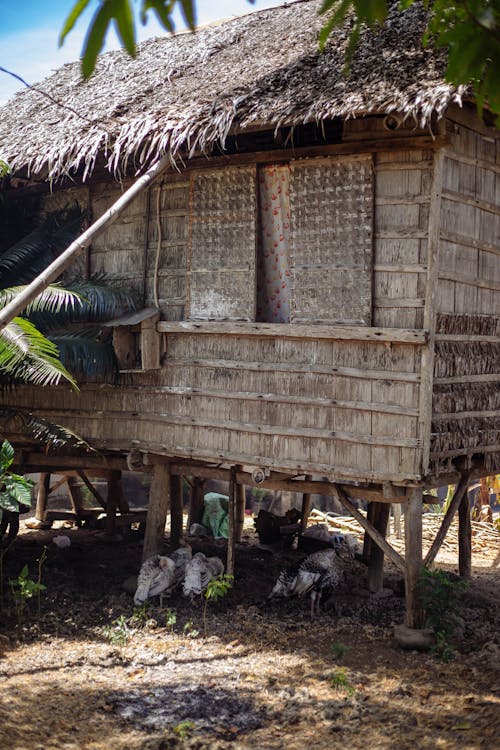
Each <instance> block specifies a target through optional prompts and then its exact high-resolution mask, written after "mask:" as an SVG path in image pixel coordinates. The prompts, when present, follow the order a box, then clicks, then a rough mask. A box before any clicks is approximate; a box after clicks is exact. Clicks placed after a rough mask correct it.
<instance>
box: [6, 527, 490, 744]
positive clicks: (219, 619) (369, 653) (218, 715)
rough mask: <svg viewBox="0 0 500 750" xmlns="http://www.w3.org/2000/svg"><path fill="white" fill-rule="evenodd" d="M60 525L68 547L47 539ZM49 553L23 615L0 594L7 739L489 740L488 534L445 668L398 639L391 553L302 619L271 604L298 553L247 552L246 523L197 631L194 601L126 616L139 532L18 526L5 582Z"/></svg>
mask: <svg viewBox="0 0 500 750" xmlns="http://www.w3.org/2000/svg"><path fill="white" fill-rule="evenodd" d="M424 525H425V524H424ZM478 528H479V527H477V526H475V534H476V535H477V529H478ZM60 534H64V535H67V536H68V537H69V538H70V540H71V546H70V547H67V548H64V549H59V548H58V547H57V546H56V545H55V544H54V543H53V542H52V541H51V540H52V538H53V537H54V536H55V535H60ZM479 536H481V534H479ZM450 539H452V540H453V529H452V534H451V536H450ZM191 541H192V546H193V549H194V551H197V550H198V549H203V551H206V552H209V553H213V554H219V555H220V556H221V557H223V558H224V543H223V542H220V543H219V542H214V541H211V542H201V541H199V540H191ZM391 541H393V540H392V539H391ZM397 544H399V545H401V544H402V542H400V541H399V540H398V541H397V543H395V546H397ZM44 548H45V549H46V552H45V556H46V559H45V560H44V561H43V563H42V566H41V580H42V581H43V583H44V584H45V585H46V587H47V588H46V590H45V591H43V592H42V594H41V596H40V602H39V603H38V601H37V597H34V598H33V599H32V600H31V601H30V602H29V603H28V605H27V608H26V610H25V612H24V613H23V615H22V619H21V623H20V624H17V625H16V618H15V613H14V612H13V610H12V608H11V606H10V595H9V592H8V591H7V590H4V596H3V607H2V610H1V612H0V649H1V658H0V675H1V681H2V691H1V698H0V748H2V749H5V750H42V749H43V750H56V749H57V750H61V749H64V750H76V749H79V750H80V749H82V750H108V749H109V748H113V750H170V748H172V749H177V748H179V749H181V748H192V749H193V750H195V749H196V750H223V749H224V748H235V749H236V750H238V748H240V749H241V750H243V748H249V749H250V748H252V749H254V748H255V749H257V748H262V749H263V750H279V749H281V748H287V750H295V749H297V750H299V749H300V750H303V749H304V748H307V746H310V747H311V748H318V750H322V748H325V749H326V748H329V749H331V748H336V747H339V748H340V747H345V746H348V747H349V748H350V750H358V748H359V750H365V748H370V750H376V749H378V748H391V749H395V750H406V749H408V750H410V748H411V750H415V749H418V750H427V749H428V750H436V748H437V749H443V750H446V749H447V748H453V749H454V748H462V747H463V748H467V749H468V750H475V748H485V749H486V748H487V749H488V750H493V748H496V747H500V627H499V625H500V590H499V589H500V587H499V586H498V583H499V575H498V573H499V565H500V535H499V534H494V533H490V534H488V535H487V538H486V541H485V540H484V538H483V539H482V541H481V543H480V544H479V543H478V544H475V546H474V547H473V550H474V551H473V578H472V580H471V582H470V584H469V586H468V588H467V590H466V591H465V592H464V593H463V594H462V595H461V604H460V612H459V615H460V619H459V623H458V629H457V633H456V637H455V640H454V642H453V644H452V645H453V648H454V652H455V656H454V658H453V659H452V660H451V661H447V662H446V661H442V660H440V659H438V658H436V656H435V655H433V654H432V653H429V652H427V653H422V652H416V651H403V650H401V648H400V647H399V646H398V645H397V644H396V642H395V640H394V636H393V627H394V625H396V624H398V623H401V622H403V620H404V597H403V588H402V581H401V579H400V576H399V575H398V574H397V573H396V572H395V570H394V569H393V568H392V567H391V564H390V563H387V564H386V569H385V573H386V576H385V581H384V590H383V591H382V592H381V594H379V595H370V594H369V593H368V591H367V589H366V583H365V581H366V568H364V566H363V565H362V564H361V563H358V562H353V563H352V566H351V567H350V568H349V571H348V573H347V574H346V579H345V582H344V584H343V585H342V586H341V588H340V589H339V591H338V593H337V596H336V602H337V610H338V613H336V612H335V610H334V609H333V608H330V609H327V610H326V611H324V612H323V613H322V614H321V615H320V617H319V618H317V619H316V620H313V621H311V619H310V616H309V609H308V601H307V600H304V601H276V602H272V603H267V602H266V597H267V595H268V593H269V591H270V590H271V588H272V585H273V582H274V580H275V578H276V576H277V574H278V572H279V570H280V568H281V567H282V565H283V563H284V562H288V561H289V560H291V559H293V558H294V557H295V558H296V557H297V553H287V555H285V556H283V555H271V554H270V553H268V552H266V551H264V550H262V549H259V548H257V547H256V545H255V539H254V538H253V535H252V532H251V528H250V526H249V527H248V528H247V535H246V537H245V538H244V541H243V543H242V544H241V545H239V546H238V548H237V557H236V563H237V570H236V572H237V576H236V580H235V586H234V588H233V590H232V591H231V592H230V593H229V594H228V595H227V596H226V597H225V598H224V599H221V600H220V601H218V602H217V603H210V604H209V606H208V611H207V614H206V627H205V628H204V625H203V617H202V606H201V603H194V604H190V603H189V602H188V601H186V600H183V599H182V597H181V595H180V594H178V595H174V596H173V597H172V598H171V599H169V600H168V601H166V602H164V603H163V606H162V607H160V605H159V602H158V601H157V600H156V601H155V602H154V603H153V606H152V607H151V609H150V610H149V612H148V613H147V614H146V615H145V616H143V617H142V618H139V620H138V619H137V618H136V620H135V621H134V620H131V619H130V618H131V616H132V613H133V603H132V598H131V596H130V594H129V593H127V592H126V591H124V589H123V582H124V579H126V578H127V577H128V576H132V575H134V574H137V571H138V568H139V566H140V558H141V545H140V539H139V538H138V537H133V536H131V537H130V538H127V539H126V540H124V541H122V542H115V543H106V542H105V541H104V540H103V538H102V536H100V535H99V534H98V533H97V532H95V531H89V530H82V529H66V528H54V529H52V530H50V531H36V532H35V531H29V530H27V529H25V528H23V530H22V532H21V534H20V535H19V537H18V539H17V540H16V542H15V544H14V547H13V548H12V549H11V551H10V552H9V554H8V556H7V557H6V558H5V559H4V565H3V567H4V570H3V578H4V581H5V582H7V581H8V580H9V579H10V578H13V577H15V576H17V575H18V574H19V572H20V570H21V568H22V567H23V565H24V564H25V563H27V564H28V567H29V572H30V577H31V578H33V579H34V580H36V579H37V577H38V567H39V564H38V562H37V561H38V560H40V558H41V555H42V553H43V551H44ZM166 548H167V549H168V545H167V547H166ZM456 560H457V553H456V549H455V548H454V544H453V542H452V543H449V542H448V544H447V546H446V548H445V549H444V551H443V552H441V553H440V556H439V557H438V566H439V567H441V568H443V569H446V570H449V571H454V570H456ZM6 588H8V585H7V586H5V585H4V589H6ZM120 618H121V619H120Z"/></svg>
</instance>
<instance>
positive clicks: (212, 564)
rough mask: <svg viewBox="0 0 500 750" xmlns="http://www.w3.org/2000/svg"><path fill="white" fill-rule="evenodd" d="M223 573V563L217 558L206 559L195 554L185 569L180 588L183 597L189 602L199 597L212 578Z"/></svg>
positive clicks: (201, 553)
mask: <svg viewBox="0 0 500 750" xmlns="http://www.w3.org/2000/svg"><path fill="white" fill-rule="evenodd" d="M223 572H224V563H223V562H222V560H220V559H219V558H218V557H206V556H205V555H204V554H203V552H197V553H196V554H195V555H193V558H192V560H191V561H190V562H189V563H188V565H187V567H186V575H185V578H184V583H183V586H182V592H183V594H184V596H189V597H190V598H191V601H192V600H193V598H194V597H195V596H200V594H202V593H203V592H204V591H205V589H206V588H207V586H208V584H209V583H210V581H211V580H212V578H217V576H219V575H221V574H222V573H223Z"/></svg>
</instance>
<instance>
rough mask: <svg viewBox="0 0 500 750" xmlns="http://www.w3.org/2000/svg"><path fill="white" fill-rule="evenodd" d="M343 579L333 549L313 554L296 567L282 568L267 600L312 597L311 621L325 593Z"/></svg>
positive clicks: (339, 562)
mask: <svg viewBox="0 0 500 750" xmlns="http://www.w3.org/2000/svg"><path fill="white" fill-rule="evenodd" d="M343 577H344V564H343V562H342V560H341V558H340V557H339V555H338V554H337V552H336V551H335V550H334V549H324V550H320V551H319V552H314V553H313V554H312V555H309V556H308V557H306V558H305V560H302V562H301V563H299V564H298V565H294V566H292V567H290V568H284V569H283V570H282V571H281V572H280V574H279V576H278V580H277V581H276V583H275V585H274V588H273V590H272V591H271V593H270V594H269V597H268V598H269V599H273V598H275V597H290V596H304V595H305V594H307V593H308V592H310V593H311V617H314V615H315V614H319V605H320V600H321V597H322V595H323V593H325V592H326V591H331V590H332V589H334V588H336V587H337V586H338V584H339V583H340V582H341V580H342V578H343Z"/></svg>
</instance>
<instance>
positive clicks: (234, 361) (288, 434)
mask: <svg viewBox="0 0 500 750" xmlns="http://www.w3.org/2000/svg"><path fill="white" fill-rule="evenodd" d="M171 325H173V324H171ZM333 335H334V334H332V338H331V339H321V340H316V341H311V340H308V339H307V338H306V339H300V340H282V339H279V338H272V337H268V338H267V339H265V340H263V339H262V338H261V337H259V336H258V335H255V336H252V337H248V338H245V339H244V340H242V337H241V334H240V333H238V334H233V335H231V334H227V333H225V334H223V335H220V334H217V333H214V334H207V333H202V334H197V333H192V332H182V331H179V332H178V333H175V334H174V333H169V334H167V356H166V359H165V360H164V363H163V364H164V366H163V368H162V369H161V370H160V371H156V372H155V373H154V374H147V373H144V374H137V375H127V376H126V382H125V378H124V383H123V384H122V385H121V386H120V387H112V386H100V387H93V386H85V387H83V388H82V392H81V394H80V395H78V394H75V393H72V392H71V391H70V390H68V389H66V388H57V389H51V390H50V391H48V392H47V393H45V392H44V393H43V408H42V409H41V412H40V413H42V414H43V415H44V416H46V417H49V416H50V418H52V419H54V420H56V421H57V420H61V419H62V418H64V423H65V424H66V425H68V426H70V427H71V428H72V429H74V430H76V431H77V432H79V433H80V434H82V435H83V436H85V437H86V438H87V439H89V440H91V441H93V442H95V443H96V444H97V445H98V446H100V447H103V448H104V447H106V448H111V449H120V450H128V449H129V448H130V446H131V441H132V440H136V441H138V443H139V445H140V447H141V449H142V450H146V451H152V452H159V453H163V454H166V455H174V456H180V457H182V456H185V457H189V458H197V459H199V460H207V461H212V462H214V461H227V462H234V463H240V464H249V465H262V466H269V467H272V468H276V469H278V470H282V471H285V472H288V473H292V474H293V473H297V472H300V471H307V472H308V473H316V474H328V475H332V474H334V475H335V476H338V477H347V478H351V479H352V478H354V479H359V480H363V479H365V480H373V479H375V478H378V479H380V480H387V481H400V482H405V481H407V482H411V481H414V480H415V479H417V478H418V476H419V466H420V459H421V448H422V446H421V441H420V439H419V437H418V391H419V372H418V367H419V362H420V356H419V349H420V346H419V345H415V344H410V343H400V342H394V343H392V344H390V345H388V344H387V343H377V342H373V341H349V340H343V341H339V340H335V339H334V338H333ZM16 398H17V399H19V401H20V403H21V404H22V405H25V406H28V405H30V406H33V405H34V404H33V401H34V400H35V399H36V398H37V392H36V391H33V390H30V389H22V390H20V391H16ZM39 406H40V404H39V405H38V407H39ZM38 411H40V409H39V408H38Z"/></svg>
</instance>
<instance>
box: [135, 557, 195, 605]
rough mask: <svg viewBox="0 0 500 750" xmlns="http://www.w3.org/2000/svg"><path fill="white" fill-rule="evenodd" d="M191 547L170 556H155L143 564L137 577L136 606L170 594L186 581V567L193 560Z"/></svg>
mask: <svg viewBox="0 0 500 750" xmlns="http://www.w3.org/2000/svg"><path fill="white" fill-rule="evenodd" d="M191 557H192V551H191V547H189V546H188V545H186V546H185V547H179V548H178V549H176V550H174V551H173V552H171V553H170V555H153V556H152V557H149V558H148V559H147V560H145V561H144V562H143V564H142V565H141V569H140V571H139V575H138V577H137V589H136V592H135V594H134V604H136V605H140V604H144V602H145V601H146V599H151V597H153V596H157V595H158V594H160V595H163V594H167V595H168V594H170V593H171V592H172V591H173V590H174V589H175V588H176V587H177V586H179V585H180V584H181V583H182V581H183V580H184V575H185V572H186V566H187V564H188V562H189V561H190V560H191Z"/></svg>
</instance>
